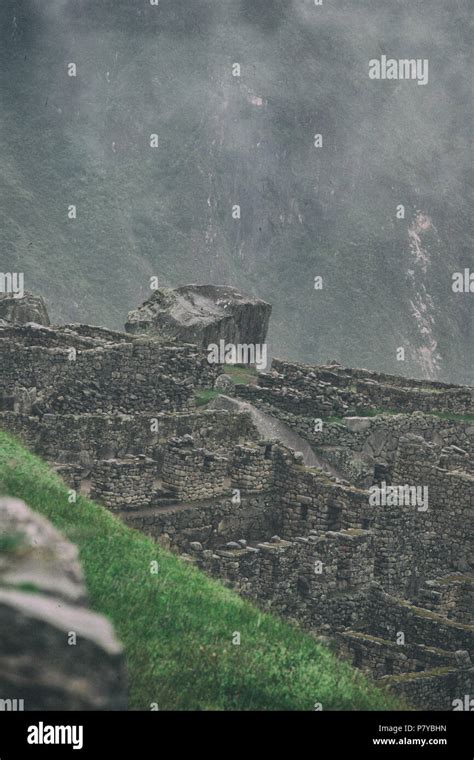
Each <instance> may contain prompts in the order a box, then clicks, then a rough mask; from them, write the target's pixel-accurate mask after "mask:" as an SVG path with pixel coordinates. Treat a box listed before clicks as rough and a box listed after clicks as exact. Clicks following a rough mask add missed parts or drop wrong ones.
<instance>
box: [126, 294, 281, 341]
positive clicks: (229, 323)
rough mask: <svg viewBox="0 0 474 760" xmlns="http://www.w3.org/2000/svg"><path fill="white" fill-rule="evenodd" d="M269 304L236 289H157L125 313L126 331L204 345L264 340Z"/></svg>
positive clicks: (268, 317) (269, 312) (270, 308)
mask: <svg viewBox="0 0 474 760" xmlns="http://www.w3.org/2000/svg"><path fill="white" fill-rule="evenodd" d="M271 310H272V307H271V306H270V304H268V303H266V302H265V301H261V300H260V299H259V298H254V297H253V296H247V295H243V294H242V293H239V291H238V290H236V289H235V288H229V287H218V286H216V285H184V286H182V287H179V288H176V289H174V290H171V289H167V288H160V289H159V290H156V291H154V293H153V295H152V296H150V298H149V299H148V300H147V301H145V302H144V303H143V304H142V305H141V306H140V307H139V308H138V309H136V310H135V311H131V312H129V314H128V321H127V323H126V325H125V330H126V331H127V332H129V333H134V334H137V333H151V334H155V335H159V336H162V337H163V339H164V340H172V339H176V340H178V341H181V342H185V343H197V344H198V345H200V346H202V347H204V348H207V346H208V345H209V344H210V343H218V341H219V340H225V341H226V342H227V343H234V344H238V343H240V344H261V343H264V342H265V338H266V335H267V330H268V322H269V319H270V314H271Z"/></svg>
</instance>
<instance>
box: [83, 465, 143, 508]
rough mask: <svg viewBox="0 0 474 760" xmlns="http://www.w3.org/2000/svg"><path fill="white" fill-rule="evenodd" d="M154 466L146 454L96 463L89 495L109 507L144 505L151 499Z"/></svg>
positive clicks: (136, 506)
mask: <svg viewBox="0 0 474 760" xmlns="http://www.w3.org/2000/svg"><path fill="white" fill-rule="evenodd" d="M155 479H156V467H155V463H154V462H153V460H152V459H148V458H147V457H145V456H139V457H128V458H127V459H107V460H101V461H99V462H97V463H96V464H95V465H94V467H93V469H92V473H91V492H90V497H91V499H94V500H96V501H98V502H99V503H100V504H104V505H105V506H106V507H108V508H109V509H112V510H116V509H132V508H138V507H146V506H148V505H149V504H151V502H152V500H153V492H154V483H155Z"/></svg>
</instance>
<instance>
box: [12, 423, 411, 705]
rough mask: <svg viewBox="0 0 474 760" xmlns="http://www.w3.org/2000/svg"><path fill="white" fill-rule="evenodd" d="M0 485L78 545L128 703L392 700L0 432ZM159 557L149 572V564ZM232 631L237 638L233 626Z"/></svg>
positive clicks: (369, 702) (360, 702) (370, 702)
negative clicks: (73, 499)
mask: <svg viewBox="0 0 474 760" xmlns="http://www.w3.org/2000/svg"><path fill="white" fill-rule="evenodd" d="M0 493H3V494H8V495H11V496H15V497H18V498H21V499H23V500H24V501H25V502H26V503H27V504H29V505H30V507H31V508H33V509H35V510H37V511H38V512H40V513H41V514H43V515H44V516H45V517H47V518H48V519H49V520H51V522H52V523H53V524H54V525H55V526H56V527H57V528H58V529H59V530H61V531H62V532H63V533H64V535H65V536H67V538H68V539H69V540H70V541H72V542H74V543H76V544H77V546H78V547H79V551H80V558H81V561H82V564H83V568H84V572H85V576H86V582H87V586H88V590H89V594H90V600H91V606H92V608H93V609H95V610H97V611H99V612H101V613H103V614H105V615H106V616H108V617H109V618H110V620H111V621H112V622H113V625H114V626H115V630H116V632H117V635H118V637H119V638H120V640H121V641H122V643H123V645H124V648H125V654H126V661H127V667H128V674H129V691H130V695H129V704H130V707H131V708H135V709H144V710H147V709H150V705H151V704H152V703H155V702H156V703H158V706H159V708H160V709H161V710H169V709H178V710H193V709H194V710H239V709H241V710H312V709H314V705H315V703H317V702H319V703H321V704H322V706H323V709H325V710H331V709H340V710H361V709H367V710H377V709H378V710H381V709H390V708H393V707H396V705H397V704H399V703H397V702H395V700H394V699H393V698H391V697H389V696H388V695H387V694H385V693H384V692H381V691H378V690H377V689H375V687H373V686H372V685H371V684H369V683H368V682H367V681H366V680H365V679H364V678H363V676H362V675H361V674H359V673H357V671H355V670H353V669H352V668H350V667H349V666H348V665H346V664H345V663H342V662H339V661H337V660H336V659H335V658H334V656H333V655H332V654H331V652H330V651H329V650H328V649H327V648H325V647H323V646H322V645H320V644H318V643H317V642H316V641H315V640H314V639H313V638H311V637H310V636H309V635H307V634H305V633H303V632H301V631H299V630H298V629H297V628H295V627H293V626H291V625H289V624H287V623H285V622H283V621H280V620H278V619H277V618H274V617H272V616H271V615H268V614H263V613H262V612H260V611H259V610H258V609H257V608H256V607H254V606H253V605H252V604H250V603H249V602H247V601H245V600H243V599H241V598H240V597H239V596H237V594H235V593H233V592H232V591H231V590H229V589H227V588H225V587H224V586H223V585H221V584H219V583H217V582H215V581H213V580H211V579H209V578H207V577H206V576H204V575H203V574H202V573H201V572H199V571H197V570H196V569H194V568H193V567H191V566H190V565H188V564H186V563H185V562H184V561H182V560H181V559H179V558H178V557H176V556H174V555H172V554H170V553H168V552H166V551H164V550H163V549H161V548H160V547H158V546H157V545H156V544H154V543H153V542H152V541H151V539H149V538H147V537H145V536H144V535H142V534H141V533H138V532H136V531H134V530H131V529H130V528H127V527H126V526H125V525H124V524H123V523H122V522H120V521H119V519H118V518H116V517H114V516H113V515H112V514H111V513H109V512H107V510H106V509H104V508H103V507H100V506H98V505H96V504H94V503H93V502H91V501H88V500H86V499H83V498H79V499H78V500H77V503H76V504H69V502H68V498H67V496H68V491H67V488H66V486H65V485H64V484H63V483H62V481H61V480H60V479H59V478H58V477H57V475H56V474H54V473H53V472H52V471H50V470H49V469H48V467H47V465H46V464H44V463H43V462H42V461H41V460H39V459H38V458H37V457H35V456H33V455H31V454H29V453H28V452H26V451H25V450H24V449H23V448H22V446H21V445H20V444H19V443H17V442H16V441H15V440H14V439H12V438H11V437H10V436H8V435H6V434H4V433H2V432H0ZM154 561H157V562H158V565H159V572H158V574H152V573H151V572H150V568H151V563H152V562H154ZM236 631H238V632H240V635H241V644H240V646H234V645H233V644H232V636H233V634H234V632H236Z"/></svg>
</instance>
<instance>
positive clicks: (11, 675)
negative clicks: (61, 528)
mask: <svg viewBox="0 0 474 760" xmlns="http://www.w3.org/2000/svg"><path fill="white" fill-rule="evenodd" d="M0 536H1V541H0V711H4V710H12V709H24V710H123V709H126V707H127V697H126V679H125V669H124V660H123V655H122V648H121V646H120V644H119V643H118V641H117V639H116V637H115V634H114V632H113V629H112V626H111V625H110V623H109V622H108V621H107V620H106V619H105V618H104V617H103V616H102V615H98V614H97V613H95V612H91V611H90V610H89V609H88V608H87V607H86V606H85V604H86V601H87V596H86V590H85V587H84V583H83V574H82V569H81V566H80V564H79V560H78V552H77V549H76V547H75V546H73V545H72V544H71V543H69V542H68V541H66V540H65V539H64V537H63V536H62V535H61V534H60V533H59V532H58V531H57V530H56V529H55V528H53V526H52V525H51V524H50V523H49V522H48V521H47V520H46V519H45V518H43V517H42V516H41V515H38V514H36V513H35V512H32V511H31V510H30V509H29V508H28V507H27V506H26V504H24V502H22V501H18V500H17V499H10V498H0ZM20 700H21V702H20ZM20 704H21V707H19V706H18V705H20Z"/></svg>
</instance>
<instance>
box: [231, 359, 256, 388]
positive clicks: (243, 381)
mask: <svg viewBox="0 0 474 760" xmlns="http://www.w3.org/2000/svg"><path fill="white" fill-rule="evenodd" d="M225 373H226V375H229V376H230V377H231V378H232V380H233V381H234V383H235V384H236V385H237V384H239V385H254V384H255V383H256V381H257V377H258V370H256V369H255V367H249V366H248V364H231V365H227V366H226V368H225Z"/></svg>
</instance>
